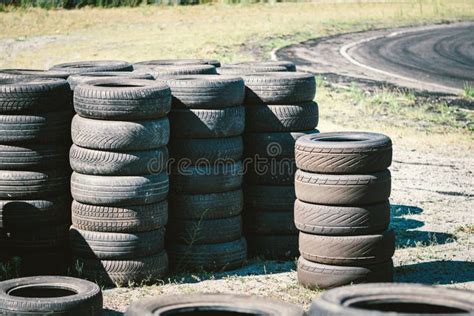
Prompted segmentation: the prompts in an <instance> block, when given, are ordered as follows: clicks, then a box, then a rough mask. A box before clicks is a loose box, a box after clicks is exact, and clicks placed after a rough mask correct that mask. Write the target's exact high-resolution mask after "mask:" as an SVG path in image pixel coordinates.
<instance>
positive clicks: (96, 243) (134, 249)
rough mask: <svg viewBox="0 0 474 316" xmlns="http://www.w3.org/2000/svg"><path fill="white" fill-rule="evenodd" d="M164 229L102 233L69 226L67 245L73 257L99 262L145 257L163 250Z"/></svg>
mask: <svg viewBox="0 0 474 316" xmlns="http://www.w3.org/2000/svg"><path fill="white" fill-rule="evenodd" d="M164 243H165V229H164V228H160V229H155V230H151V231H147V232H140V233H104V232H93V231H87V230H80V229H78V228H76V227H74V226H71V228H70V230H69V244H70V248H71V252H72V253H73V254H74V256H77V257H80V258H98V259H101V260H124V259H133V258H138V257H147V256H149V255H153V254H156V253H159V252H161V251H162V250H163V249H164Z"/></svg>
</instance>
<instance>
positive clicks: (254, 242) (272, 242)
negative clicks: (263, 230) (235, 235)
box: [246, 234, 299, 260]
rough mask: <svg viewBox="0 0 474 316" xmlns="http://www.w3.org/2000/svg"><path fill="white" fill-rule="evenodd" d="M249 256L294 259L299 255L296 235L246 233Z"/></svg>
mask: <svg viewBox="0 0 474 316" xmlns="http://www.w3.org/2000/svg"><path fill="white" fill-rule="evenodd" d="M246 237H247V239H248V244H249V256H252V257H262V258H264V259H267V260H294V259H295V258H296V257H298V256H299V252H298V235H297V234H294V235H248V236H246Z"/></svg>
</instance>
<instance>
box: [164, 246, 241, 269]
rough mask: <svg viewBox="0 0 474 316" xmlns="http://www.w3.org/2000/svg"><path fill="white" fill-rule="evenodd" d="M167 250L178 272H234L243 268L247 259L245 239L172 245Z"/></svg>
mask: <svg viewBox="0 0 474 316" xmlns="http://www.w3.org/2000/svg"><path fill="white" fill-rule="evenodd" d="M167 250H168V254H169V257H170V263H171V264H170V266H171V267H173V268H174V269H175V270H177V271H199V270H206V271H226V270H232V269H236V268H238V267H240V266H242V265H243V264H244V262H245V260H246V259H247V242H246V241H245V238H240V239H238V240H235V241H231V242H225V243H218V244H204V245H180V244H170V245H169V246H167Z"/></svg>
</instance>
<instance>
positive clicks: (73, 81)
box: [67, 71, 155, 91]
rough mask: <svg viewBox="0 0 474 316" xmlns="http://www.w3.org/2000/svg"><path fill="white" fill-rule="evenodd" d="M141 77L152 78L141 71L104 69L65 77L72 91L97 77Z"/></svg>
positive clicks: (144, 78)
mask: <svg viewBox="0 0 474 316" xmlns="http://www.w3.org/2000/svg"><path fill="white" fill-rule="evenodd" d="M113 78H115V79H118V78H126V79H143V80H154V79H155V78H153V76H152V75H151V74H149V73H146V72H142V71H104V72H85V73H81V74H75V75H70V76H69V77H68V78H67V81H68V82H69V86H70V87H71V90H73V91H74V89H76V87H77V86H78V85H80V84H84V83H87V82H89V81H93V80H98V79H113Z"/></svg>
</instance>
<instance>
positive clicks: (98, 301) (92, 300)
mask: <svg viewBox="0 0 474 316" xmlns="http://www.w3.org/2000/svg"><path fill="white" fill-rule="evenodd" d="M55 289H56V290H57V291H58V293H64V294H63V295H64V296H62V295H61V294H59V295H54V294H53V295H52V296H51V297H48V295H47V294H48V292H49V291H52V292H53V293H54V290H55ZM45 292H46V293H45ZM66 293H67V294H66ZM32 297H34V298H35V299H32ZM0 314H2V315H7V316H13V315H15V316H31V315H71V316H73V315H74V316H79V315H83V316H100V315H102V292H101V290H100V287H99V286H98V285H97V284H94V283H92V282H89V281H85V280H81V279H77V278H71V277H65V276H34V277H26V278H19V279H11V280H7V281H2V282H0Z"/></svg>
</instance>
